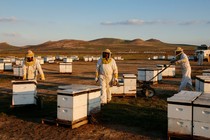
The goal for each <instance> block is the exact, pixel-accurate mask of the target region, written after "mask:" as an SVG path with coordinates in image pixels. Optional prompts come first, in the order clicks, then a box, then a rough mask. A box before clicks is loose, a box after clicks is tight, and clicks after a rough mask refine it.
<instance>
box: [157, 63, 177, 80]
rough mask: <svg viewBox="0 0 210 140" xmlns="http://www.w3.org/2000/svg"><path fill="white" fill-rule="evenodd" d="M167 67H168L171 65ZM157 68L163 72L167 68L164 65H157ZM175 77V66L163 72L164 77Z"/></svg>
mask: <svg viewBox="0 0 210 140" xmlns="http://www.w3.org/2000/svg"><path fill="white" fill-rule="evenodd" d="M166 66H167V67H168V66H169V65H166ZM157 67H158V68H160V69H162V70H163V69H164V68H165V66H164V65H157ZM174 76H175V65H171V66H170V67H168V68H167V69H165V70H164V71H163V72H162V77H174Z"/></svg>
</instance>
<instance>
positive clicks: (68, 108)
mask: <svg viewBox="0 0 210 140" xmlns="http://www.w3.org/2000/svg"><path fill="white" fill-rule="evenodd" d="M58 89H59V90H58V91H57V93H58V96H57V103H58V104H57V119H58V120H62V121H68V122H69V123H70V124H71V125H72V128H74V124H78V123H82V124H85V123H87V116H88V115H90V114H91V113H96V112H98V111H100V109H101V103H100V95H101V94H100V90H101V88H100V87H99V86H91V85H68V86H59V87H58Z"/></svg>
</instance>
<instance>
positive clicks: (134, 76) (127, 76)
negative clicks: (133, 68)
mask: <svg viewBox="0 0 210 140" xmlns="http://www.w3.org/2000/svg"><path fill="white" fill-rule="evenodd" d="M123 77H124V78H136V75H135V74H123Z"/></svg>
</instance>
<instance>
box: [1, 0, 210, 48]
mask: <svg viewBox="0 0 210 140" xmlns="http://www.w3.org/2000/svg"><path fill="white" fill-rule="evenodd" d="M209 13H210V0H0V43H1V42H7V43H9V44H11V45H16V46H24V45H36V44H41V43H44V42H46V41H50V40H51V41H58V40H63V39H76V40H85V41H90V40H94V39H99V38H118V39H125V40H133V39H137V38H138V39H143V40H148V39H151V38H153V39H158V40H160V41H162V42H166V43H175V44H192V45H201V44H206V45H208V46H209V45H210V15H209Z"/></svg>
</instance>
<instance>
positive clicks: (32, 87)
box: [12, 80, 37, 106]
mask: <svg viewBox="0 0 210 140" xmlns="http://www.w3.org/2000/svg"><path fill="white" fill-rule="evenodd" d="M36 87H37V82H36V81H35V80H19V81H12V106H15V105H31V104H36V99H35V96H36V94H37V88H36Z"/></svg>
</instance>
